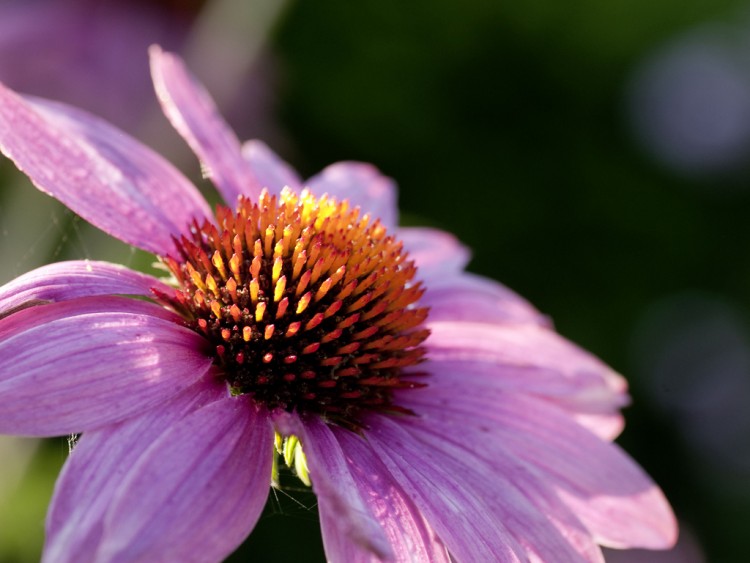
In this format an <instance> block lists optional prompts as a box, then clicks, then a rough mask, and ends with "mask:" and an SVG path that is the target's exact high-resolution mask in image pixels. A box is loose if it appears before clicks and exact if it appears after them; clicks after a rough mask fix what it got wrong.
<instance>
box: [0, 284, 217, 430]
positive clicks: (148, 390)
mask: <svg viewBox="0 0 750 563" xmlns="http://www.w3.org/2000/svg"><path fill="white" fill-rule="evenodd" d="M204 347H205V341H204V340H203V338H202V337H200V336H199V335H198V334H197V333H195V332H193V331H191V330H189V329H187V328H185V327H184V326H183V325H182V323H181V320H180V318H179V317H177V315H175V314H173V313H170V312H169V311H167V310H166V309H163V308H162V307H159V306H158V305H154V304H152V303H147V302H144V301H138V300H135V299H128V298H123V297H86V298H80V299H75V300H72V301H64V302H61V303H51V304H49V305H41V306H37V307H31V308H28V309H24V310H22V311H19V312H17V313H14V314H12V315H10V316H8V317H6V318H4V319H2V320H0V358H3V360H2V362H0V433H4V434H19V435H30V436H59V435H63V434H70V433H76V432H81V431H84V430H90V429H92V428H97V427H101V426H104V425H106V424H111V423H113V422H116V421H119V420H123V419H124V418H127V417H129V416H133V415H136V414H138V413H140V412H143V411H145V410H147V409H149V408H151V407H153V406H155V405H156V404H158V403H160V402H162V401H165V400H167V399H168V398H169V397H171V396H173V395H175V394H176V393H178V392H179V391H181V390H182V389H184V388H186V387H188V386H189V385H190V384H192V383H193V382H195V381H196V380H197V379H198V378H199V377H201V376H202V375H203V374H204V373H205V372H206V371H207V370H208V368H209V367H210V365H211V359H210V358H209V357H208V356H207V355H205V354H204V353H203V348H204Z"/></svg>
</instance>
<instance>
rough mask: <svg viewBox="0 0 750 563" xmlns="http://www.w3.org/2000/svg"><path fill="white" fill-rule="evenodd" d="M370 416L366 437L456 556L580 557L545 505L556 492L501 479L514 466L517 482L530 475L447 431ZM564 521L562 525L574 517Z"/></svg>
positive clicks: (501, 558)
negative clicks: (478, 452)
mask: <svg viewBox="0 0 750 563" xmlns="http://www.w3.org/2000/svg"><path fill="white" fill-rule="evenodd" d="M368 423H369V426H370V427H369V428H368V430H367V432H366V437H367V440H368V443H369V444H370V445H371V446H372V448H373V449H374V450H375V451H376V452H377V455H378V457H379V458H380V459H381V460H382V462H383V464H384V465H385V466H386V467H387V468H388V470H389V471H390V473H391V474H392V476H393V479H394V480H396V481H397V482H398V484H399V485H400V486H401V487H402V488H403V490H404V491H405V492H406V493H407V494H408V495H409V497H410V498H411V499H412V500H413V502H414V503H415V505H416V506H417V507H418V508H419V510H420V511H421V512H422V514H424V517H425V519H426V520H427V521H428V522H429V523H430V525H431V526H432V527H433V529H434V530H435V531H436V532H437V533H438V535H439V537H440V539H441V540H442V542H443V543H444V544H445V546H446V547H447V548H448V550H449V551H450V553H451V554H452V555H454V556H455V558H456V559H457V560H458V561H525V560H527V558H531V559H532V560H537V561H579V560H581V553H580V552H579V551H578V550H577V549H576V548H575V547H574V545H573V544H572V543H571V542H570V541H569V540H568V539H567V538H566V535H564V533H563V532H562V530H561V528H560V527H558V525H557V524H556V523H555V522H554V521H553V520H552V519H551V518H549V517H548V515H547V513H546V512H545V510H543V509H542V507H543V506H545V504H546V503H548V502H554V499H550V498H544V497H543V493H544V491H543V490H542V489H539V488H535V487H534V486H533V484H532V483H526V485H525V488H524V489H520V488H519V487H517V486H516V485H515V484H514V483H513V482H512V480H509V479H508V478H505V474H507V473H508V472H511V471H512V472H514V473H515V472H517V473H518V475H512V477H513V478H515V479H518V480H519V481H520V480H523V479H532V477H531V476H529V475H525V474H524V468H523V467H517V468H512V467H510V468H509V467H508V466H507V464H506V465H505V466H503V465H502V460H500V464H498V465H491V464H490V463H487V462H486V461H485V460H483V459H481V458H480V457H478V456H474V455H472V452H471V451H470V450H469V449H467V448H465V447H461V446H460V445H459V444H458V443H456V442H452V441H451V440H450V437H447V439H445V438H443V439H440V438H435V437H434V436H432V437H431V436H429V435H428V434H427V433H425V432H423V431H421V432H420V431H418V430H417V429H415V428H408V430H409V431H407V428H406V425H404V424H399V423H396V422H394V421H393V420H390V419H388V418H387V417H382V416H380V417H377V419H376V417H374V416H373V417H370V418H369V419H368ZM538 497H541V498H538ZM558 504H559V503H558ZM555 516H559V515H558V514H555ZM563 516H564V515H563ZM564 524H565V527H564V529H565V530H566V531H567V530H568V528H567V526H571V527H573V526H575V520H574V519H573V520H570V521H565V522H564ZM579 527H580V524H579ZM579 535H580V534H579ZM594 547H595V546H594ZM589 560H596V559H595V558H589Z"/></svg>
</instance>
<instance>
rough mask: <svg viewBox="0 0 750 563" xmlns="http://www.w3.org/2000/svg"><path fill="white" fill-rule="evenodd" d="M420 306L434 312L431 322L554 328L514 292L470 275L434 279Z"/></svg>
mask: <svg viewBox="0 0 750 563" xmlns="http://www.w3.org/2000/svg"><path fill="white" fill-rule="evenodd" d="M420 304H421V305H423V306H426V307H429V308H430V320H431V321H470V322H482V323H531V324H536V325H540V326H544V327H549V326H550V321H549V319H548V318H547V317H546V316H544V315H542V314H541V313H540V312H539V311H537V310H536V309H535V308H534V307H533V306H532V305H531V304H530V303H529V302H528V301H526V300H525V299H524V298H523V297H521V296H520V295H518V294H517V293H515V292H514V291H511V290H510V289H508V288H507V287H505V286H504V285H502V284H500V283H497V282H495V281H493V280H489V279H487V278H483V277H481V276H475V275H473V274H470V273H467V272H460V273H457V274H452V275H451V274H449V273H445V274H444V275H442V276H432V277H431V278H430V280H429V282H428V284H427V291H426V292H425V294H424V296H423V297H422V299H421V300H420Z"/></svg>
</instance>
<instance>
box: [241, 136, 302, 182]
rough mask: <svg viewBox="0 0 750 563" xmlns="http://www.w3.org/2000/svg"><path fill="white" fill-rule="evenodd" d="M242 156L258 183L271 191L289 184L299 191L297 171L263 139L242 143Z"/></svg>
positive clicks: (299, 180)
mask: <svg viewBox="0 0 750 563" xmlns="http://www.w3.org/2000/svg"><path fill="white" fill-rule="evenodd" d="M242 157H243V158H244V159H245V160H246V161H247V162H248V163H249V164H250V166H251V167H252V169H253V172H254V173H255V177H256V178H258V183H259V184H260V185H261V187H263V188H267V189H268V191H270V192H271V193H274V194H276V193H279V192H280V191H281V189H282V188H284V187H285V186H289V187H290V188H292V189H293V190H295V191H299V190H300V187H301V184H302V180H301V179H300V177H299V175H298V174H297V172H296V171H295V170H294V168H292V167H291V166H289V165H288V164H287V163H286V162H284V161H283V160H281V158H279V156H278V155H277V154H276V153H275V152H273V151H272V150H271V149H270V148H269V147H268V145H267V144H265V143H264V142H263V141H259V140H257V139H253V140H251V141H246V142H244V143H243V144H242Z"/></svg>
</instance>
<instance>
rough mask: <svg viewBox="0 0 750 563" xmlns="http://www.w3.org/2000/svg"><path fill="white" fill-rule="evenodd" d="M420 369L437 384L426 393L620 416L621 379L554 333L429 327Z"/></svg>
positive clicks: (464, 325)
mask: <svg viewBox="0 0 750 563" xmlns="http://www.w3.org/2000/svg"><path fill="white" fill-rule="evenodd" d="M427 326H428V327H429V328H430V330H431V334H430V336H429V338H428V339H427V341H426V346H427V347H428V349H429V355H428V357H429V360H428V364H432V363H434V365H427V364H425V365H424V366H421V367H424V368H425V370H427V371H429V372H430V373H431V374H433V378H434V381H435V382H436V383H439V385H431V386H430V387H429V388H428V390H427V391H426V392H427V393H430V392H433V390H434V391H435V392H439V391H440V390H441V389H444V390H446V392H447V393H451V392H455V391H456V390H457V389H461V388H465V386H466V385H467V379H466V378H467V377H470V380H469V384H470V385H471V387H472V392H473V393H475V394H484V393H489V394H497V393H503V392H507V391H509V390H510V391H513V392H516V393H518V392H522V393H530V394H535V395H539V396H542V397H546V398H549V399H551V400H553V401H554V402H555V403H556V404H559V405H560V406H565V407H566V408H569V409H570V410H572V411H574V412H582V413H587V414H602V415H611V416H619V414H618V409H619V408H620V407H622V406H623V405H624V404H627V401H628V397H627V394H626V383H625V380H624V379H623V378H622V377H621V376H620V375H618V374H616V373H615V372H613V371H612V370H611V369H610V368H609V367H607V366H606V365H605V364H603V363H602V362H600V361H599V360H598V359H596V358H595V357H594V356H592V355H591V354H589V353H587V352H585V351H584V350H581V349H580V348H578V347H577V346H575V345H574V344H572V343H570V342H568V341H567V340H565V339H564V338H562V337H561V336H559V335H558V334H556V333H554V332H552V331H550V330H547V329H545V328H542V327H538V326H535V325H532V324H524V325H490V324H481V323H468V322H466V323H464V322H455V323H450V322H434V323H433V322H429V323H427Z"/></svg>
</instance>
